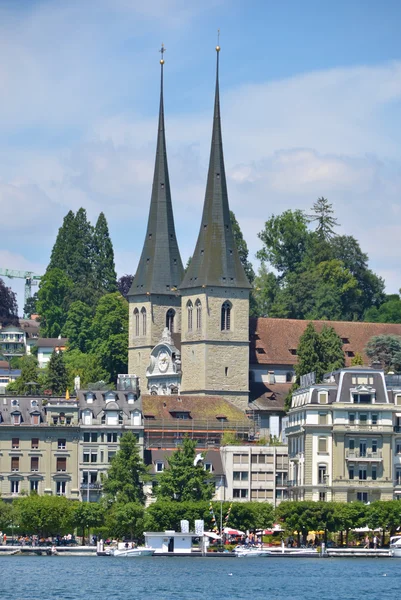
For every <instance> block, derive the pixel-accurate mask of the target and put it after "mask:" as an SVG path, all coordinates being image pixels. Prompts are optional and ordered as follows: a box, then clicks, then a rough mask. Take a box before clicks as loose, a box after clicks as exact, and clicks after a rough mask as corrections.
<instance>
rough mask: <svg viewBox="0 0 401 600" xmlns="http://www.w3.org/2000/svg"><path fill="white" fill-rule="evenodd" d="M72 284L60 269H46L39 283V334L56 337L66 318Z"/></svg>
mask: <svg viewBox="0 0 401 600" xmlns="http://www.w3.org/2000/svg"><path fill="white" fill-rule="evenodd" d="M73 287H74V284H73V282H72V280H71V279H70V278H69V277H68V276H67V275H66V274H65V273H64V272H63V271H62V270H61V269H51V270H47V272H46V274H45V275H44V277H42V280H41V282H40V284H39V292H38V301H37V309H38V312H39V314H40V334H41V335H42V336H43V337H57V336H58V335H60V334H61V331H62V329H63V327H64V324H65V321H66V319H67V314H68V308H69V305H70V294H71V292H72V290H73Z"/></svg>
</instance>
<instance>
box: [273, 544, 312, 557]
mask: <svg viewBox="0 0 401 600" xmlns="http://www.w3.org/2000/svg"><path fill="white" fill-rule="evenodd" d="M270 554H271V555H272V556H277V555H281V554H284V555H286V556H315V555H317V554H318V551H317V548H286V547H285V546H278V547H277V546H276V547H275V548H270Z"/></svg>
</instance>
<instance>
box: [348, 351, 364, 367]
mask: <svg viewBox="0 0 401 600" xmlns="http://www.w3.org/2000/svg"><path fill="white" fill-rule="evenodd" d="M359 366H360V367H363V356H362V354H361V353H360V352H355V356H353V357H352V358H351V367H359Z"/></svg>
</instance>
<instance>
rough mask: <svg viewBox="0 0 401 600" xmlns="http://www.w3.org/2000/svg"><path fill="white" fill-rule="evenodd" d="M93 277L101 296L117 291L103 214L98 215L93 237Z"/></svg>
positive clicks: (111, 252) (112, 259) (110, 244)
mask: <svg viewBox="0 0 401 600" xmlns="http://www.w3.org/2000/svg"><path fill="white" fill-rule="evenodd" d="M93 244H94V277H95V280H96V283H97V285H98V287H99V289H100V290H101V292H102V293H103V294H111V293H113V292H115V291H117V275H116V271H115V267H114V251H113V244H112V243H111V239H110V235H109V228H108V225H107V221H106V217H105V216H104V213H102V212H101V213H100V215H99V217H98V220H97V222H96V225H95V230H94V235H93Z"/></svg>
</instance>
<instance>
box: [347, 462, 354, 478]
mask: <svg viewBox="0 0 401 600" xmlns="http://www.w3.org/2000/svg"><path fill="white" fill-rule="evenodd" d="M354 477H355V475H354V465H350V466H349V467H348V478H349V479H354Z"/></svg>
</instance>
